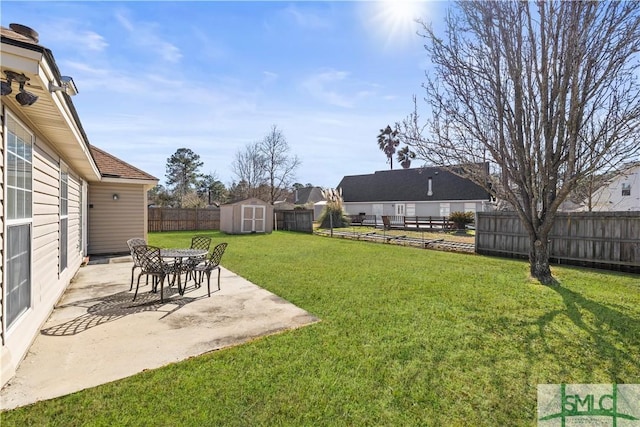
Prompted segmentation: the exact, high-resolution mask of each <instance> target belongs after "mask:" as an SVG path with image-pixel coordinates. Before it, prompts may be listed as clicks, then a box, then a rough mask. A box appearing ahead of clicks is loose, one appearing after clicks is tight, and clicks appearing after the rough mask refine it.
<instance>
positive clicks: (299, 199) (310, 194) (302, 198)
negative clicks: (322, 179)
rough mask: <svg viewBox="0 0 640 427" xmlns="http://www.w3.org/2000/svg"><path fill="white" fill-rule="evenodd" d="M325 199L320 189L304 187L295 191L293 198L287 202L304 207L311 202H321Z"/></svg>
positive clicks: (289, 198)
mask: <svg viewBox="0 0 640 427" xmlns="http://www.w3.org/2000/svg"><path fill="white" fill-rule="evenodd" d="M323 199H324V197H322V189H321V188H320V187H302V188H298V189H296V190H293V193H292V194H291V196H290V197H288V198H287V202H290V203H294V204H296V205H304V204H306V203H309V202H311V203H315V202H319V201H320V200H323Z"/></svg>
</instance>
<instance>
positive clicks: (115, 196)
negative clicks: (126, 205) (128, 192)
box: [111, 193, 120, 202]
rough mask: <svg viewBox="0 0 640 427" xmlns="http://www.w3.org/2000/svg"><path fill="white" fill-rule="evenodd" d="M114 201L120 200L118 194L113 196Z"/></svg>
mask: <svg viewBox="0 0 640 427" xmlns="http://www.w3.org/2000/svg"><path fill="white" fill-rule="evenodd" d="M111 197H113V200H115V201H116V202H117V201H118V199H119V198H120V196H118V195H117V194H116V193H114V194H113V196H111Z"/></svg>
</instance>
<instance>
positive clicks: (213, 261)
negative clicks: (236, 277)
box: [193, 243, 227, 296]
mask: <svg viewBox="0 0 640 427" xmlns="http://www.w3.org/2000/svg"><path fill="white" fill-rule="evenodd" d="M225 249H227V243H220V244H218V245H216V247H215V248H213V251H212V252H211V254H210V255H209V257H208V258H207V259H206V261H205V262H204V264H198V265H196V266H195V267H194V268H193V273H194V276H195V277H196V279H195V280H196V286H200V284H201V283H202V276H203V275H204V274H206V275H207V291H208V293H209V296H211V272H212V271H213V270H216V269H217V270H218V290H220V261H221V260H222V255H224V251H225Z"/></svg>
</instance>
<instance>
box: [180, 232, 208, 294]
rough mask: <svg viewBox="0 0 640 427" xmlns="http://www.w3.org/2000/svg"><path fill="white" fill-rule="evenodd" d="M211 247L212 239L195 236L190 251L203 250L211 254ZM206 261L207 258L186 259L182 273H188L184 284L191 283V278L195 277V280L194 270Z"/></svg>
mask: <svg viewBox="0 0 640 427" xmlns="http://www.w3.org/2000/svg"><path fill="white" fill-rule="evenodd" d="M210 247H211V237H208V236H193V237H192V238H191V247H190V249H202V250H206V251H207V252H209V248H210ZM205 259H206V256H203V257H193V258H189V259H186V260H185V261H184V262H183V264H182V271H183V272H185V273H186V277H185V279H184V283H185V285H186V283H187V282H188V281H189V278H190V277H193V279H194V280H195V275H194V273H193V269H194V268H195V267H196V266H197V265H198V264H200V263H202V262H203V261H204V260H205Z"/></svg>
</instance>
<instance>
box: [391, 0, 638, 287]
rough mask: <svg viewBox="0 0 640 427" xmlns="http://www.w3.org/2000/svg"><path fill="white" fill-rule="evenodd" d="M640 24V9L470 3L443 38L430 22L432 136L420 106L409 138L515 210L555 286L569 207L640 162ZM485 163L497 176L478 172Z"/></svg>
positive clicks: (407, 129)
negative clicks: (581, 192) (588, 188)
mask: <svg viewBox="0 0 640 427" xmlns="http://www.w3.org/2000/svg"><path fill="white" fill-rule="evenodd" d="M639 15H640V7H639V4H638V2H635V1H627V2H615V1H611V2H582V1H581V2H578V1H575V2H573V1H539V2H493V1H491V2H485V1H473V2H471V1H469V2H467V1H462V2H459V3H457V7H456V8H455V9H452V10H450V12H449V14H448V16H447V18H446V21H445V25H446V29H445V32H444V34H443V35H437V34H435V32H434V30H433V29H432V28H431V27H430V26H428V25H426V24H424V23H422V31H423V33H422V36H423V37H424V38H425V40H426V45H425V48H426V50H427V53H428V54H429V56H430V59H431V61H432V63H433V66H434V68H433V72H432V73H430V74H428V75H427V81H426V82H425V84H424V85H423V86H424V88H425V90H426V100H427V102H428V104H429V105H430V107H431V112H432V117H431V118H430V120H428V121H427V122H426V123H425V124H426V128H425V129H424V130H425V132H422V129H421V128H420V126H419V124H418V115H417V108H416V110H415V111H414V113H413V114H412V115H410V116H409V117H408V118H407V119H406V120H405V121H404V122H403V123H402V126H401V127H402V137H403V139H402V140H403V142H406V143H409V144H410V145H411V146H412V148H413V149H414V150H415V152H416V153H417V156H418V158H421V159H424V160H426V161H427V162H429V163H432V164H435V165H442V166H444V165H452V164H460V165H465V167H464V168H463V171H464V172H463V175H464V176H466V177H469V178H471V179H473V180H474V181H475V182H476V183H478V184H480V185H482V186H484V187H485V188H487V189H489V190H491V191H492V192H493V193H494V194H495V195H496V196H497V197H498V198H499V199H502V200H506V201H507V202H508V203H509V204H510V205H511V206H512V208H513V209H514V210H515V211H516V212H517V214H518V216H519V217H520V219H521V221H522V223H523V224H524V225H525V227H526V229H527V231H528V234H529V238H530V242H531V246H530V251H529V261H530V272H531V275H532V276H533V277H535V278H537V279H538V280H539V281H540V282H542V283H545V284H550V283H554V279H553V277H552V274H551V270H550V267H549V232H550V230H551V228H552V225H553V222H554V217H555V215H556V212H557V210H558V207H559V206H560V204H561V203H562V201H563V200H565V198H566V197H567V196H568V195H569V194H570V193H571V191H572V190H573V189H574V188H575V187H576V185H577V184H578V183H580V182H581V181H584V179H585V177H587V176H589V175H590V174H595V173H598V174H603V173H606V172H607V171H609V170H611V169H612V168H615V167H616V166H618V165H621V164H622V163H623V162H625V161H627V160H631V159H633V158H637V156H638V154H639V151H640V137H639V132H638V129H640V128H639V125H640V90H639V83H638V78H639V76H640V74H639V73H640V64H639V58H638V56H639V52H640V18H639ZM427 131H428V132H427ZM485 161H489V162H490V164H491V166H492V171H491V172H492V173H490V174H489V175H487V174H486V173H481V172H480V168H475V167H473V165H476V164H479V163H482V162H485Z"/></svg>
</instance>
